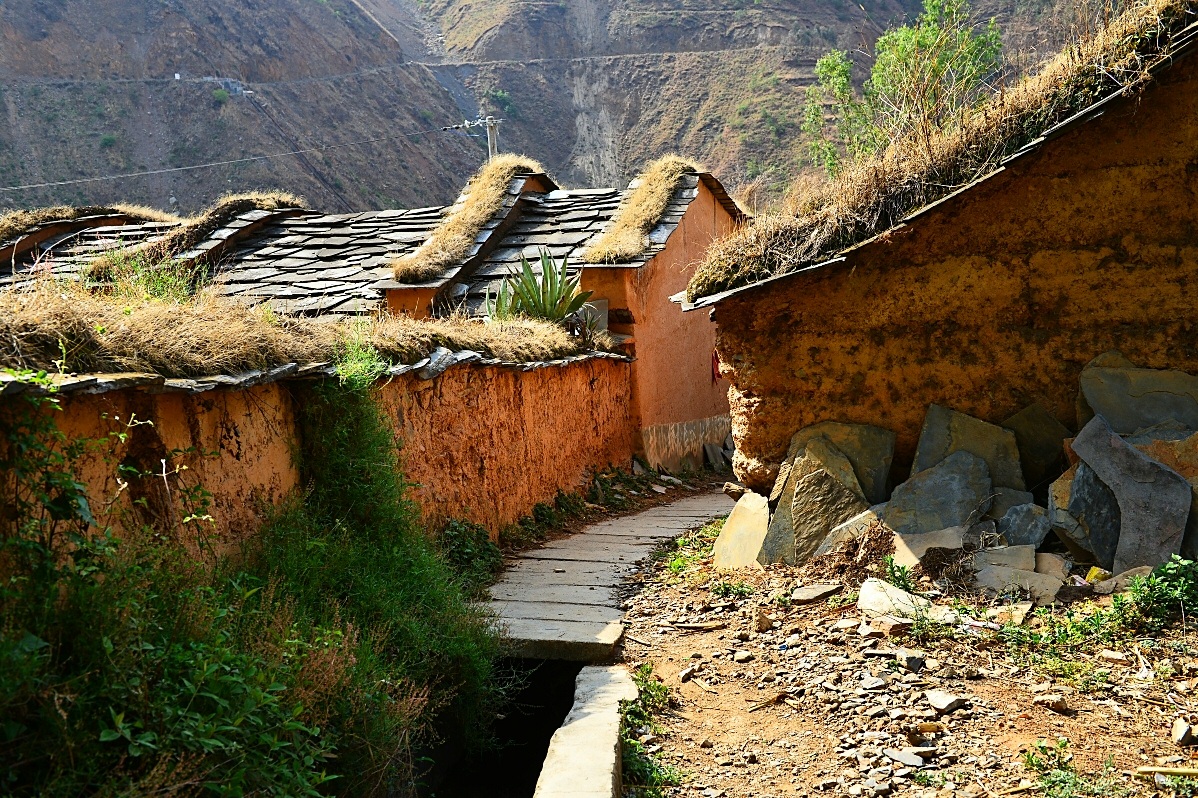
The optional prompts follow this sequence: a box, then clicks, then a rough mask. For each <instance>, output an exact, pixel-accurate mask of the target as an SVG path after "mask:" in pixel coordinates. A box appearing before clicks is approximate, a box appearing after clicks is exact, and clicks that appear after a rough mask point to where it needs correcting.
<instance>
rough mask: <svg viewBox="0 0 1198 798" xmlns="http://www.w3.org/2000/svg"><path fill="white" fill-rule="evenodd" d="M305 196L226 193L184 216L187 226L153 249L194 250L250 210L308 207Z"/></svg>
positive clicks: (171, 252) (166, 252)
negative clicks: (210, 204) (192, 213)
mask: <svg viewBox="0 0 1198 798" xmlns="http://www.w3.org/2000/svg"><path fill="white" fill-rule="evenodd" d="M307 207H308V203H307V201H306V200H304V198H303V197H297V196H296V195H294V194H289V193H287V192H286V191H251V192H247V193H244V194H226V195H225V196H223V197H221V198H220V199H218V200H217V201H216V203H215V204H214V205H213V206H212V207H211V208H209V209H208V210H206V211H203V212H201V213H198V214H196V215H195V216H192V217H190V218H188V219H184V220H183V222H184V224H183V226H181V227H179V228H177V229H175V230H172V231H171V232H170V233H168V234H167V235H166V237H165V238H163V239H162V240H161V241H158V242H155V243H154V244H153V245H152V246H153V248H154V249H155V250H156V251H158V252H160V253H162V254H164V255H178V254H180V253H183V252H186V251H187V250H189V249H193V248H194V247H195V246H196V245H197V244H199V243H200V242H201V241H203V240H204V239H205V238H207V237H208V236H209V235H211V234H212V233H213V232H214V231H216V230H219V229H220V228H222V227H224V226H225V225H227V224H228V223H229V222H231V221H233V219H235V218H236V217H237V216H239V215H241V214H243V213H248V212H249V211H278V210H285V209H287V208H307Z"/></svg>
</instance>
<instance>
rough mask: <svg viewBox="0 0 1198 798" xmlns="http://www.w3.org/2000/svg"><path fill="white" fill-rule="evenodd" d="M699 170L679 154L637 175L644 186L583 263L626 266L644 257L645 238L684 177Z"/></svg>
mask: <svg viewBox="0 0 1198 798" xmlns="http://www.w3.org/2000/svg"><path fill="white" fill-rule="evenodd" d="M699 171H702V168H701V167H700V166H699V165H698V164H696V163H695V162H693V161H690V160H688V159H686V158H683V157H682V156H679V155H666V156H664V157H662V158H658V159H657V160H656V161H654V162H653V163H652V164H650V165H649V168H648V169H646V170H645V171H644V172H641V174H640V175H638V176H637V180H639V181H640V184H639V185H638V186H637V187H636V188H635V189H633V191H632V193H631V195H629V197H628V198H627V200H626V201H625V202H623V203H621V205H620V207H619V208H618V209H617V210H616V215H615V218H613V219H612V223H611V225H609V226H608V228H607V230H606V231H604V233H603V235H601V236H600V237H599V239H598V240H597V241H596V242H595V243H594V244H592V245H590V246H589V247H587V248H586V250H585V251H584V252H583V253H582V259H583V261H584V262H585V263H623V262H625V261H629V260H632V259H633V258H635V257H637V256H639V255H641V254H642V253H643V252H644V251H645V248H646V240H645V236H647V235H648V234H649V231H651V230H652V229H653V228H654V227H656V226H657V223H658V221H660V219H661V216H662V214H663V213H665V211H666V206H667V205H669V204H670V201H671V200H672V199H673V198H674V192H675V191H677V190H678V183H679V181H680V180H682V177H683V175H687V174H694V173H695V172H699Z"/></svg>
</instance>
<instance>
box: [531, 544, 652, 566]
mask: <svg viewBox="0 0 1198 798" xmlns="http://www.w3.org/2000/svg"><path fill="white" fill-rule="evenodd" d="M652 552H653V547H652V546H612V547H595V548H585V549H584V548H581V547H579V548H574V549H537V550H536V551H530V552H527V553H525V555H524V556H525V557H527V558H528V559H530V560H563V561H570V560H583V561H587V562H612V561H615V562H626V563H629V564H632V563H634V562H639V561H641V560H642V559H644V558H645V557H648V556H649V554H651V553H652Z"/></svg>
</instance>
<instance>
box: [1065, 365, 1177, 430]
mask: <svg viewBox="0 0 1198 798" xmlns="http://www.w3.org/2000/svg"><path fill="white" fill-rule="evenodd" d="M1080 383H1081V394H1082V396H1083V397H1084V399H1085V402H1086V404H1087V405H1088V406H1089V409H1090V410H1091V411H1092V412H1093V413H1095V414H1096V415H1100V416H1102V417H1103V418H1104V419H1106V421H1107V423H1108V424H1109V425H1110V427H1111V429H1113V430H1114V431H1115V432H1118V433H1119V434H1120V435H1130V434H1132V433H1134V432H1135V431H1136V430H1139V429H1143V428H1144V427H1151V426H1153V425H1155V424H1157V423H1159V422H1161V421H1164V420H1166V419H1174V420H1176V421H1180V422H1181V423H1182V424H1185V425H1186V426H1188V427H1189V428H1190V429H1198V377H1195V376H1193V375H1191V374H1186V373H1185V372H1184V371H1158V370H1156V369H1137V368H1101V367H1091V368H1086V369H1084V370H1083V371H1082V374H1081V378H1080Z"/></svg>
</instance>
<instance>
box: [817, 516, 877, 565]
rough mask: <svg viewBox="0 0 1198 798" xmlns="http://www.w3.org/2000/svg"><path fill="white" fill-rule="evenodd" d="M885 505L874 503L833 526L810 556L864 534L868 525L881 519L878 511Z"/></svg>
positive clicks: (821, 553)
mask: <svg viewBox="0 0 1198 798" xmlns="http://www.w3.org/2000/svg"><path fill="white" fill-rule="evenodd" d="M885 507H886V505H884V504H880V505H876V506H874V507H871V508H870V509H868V510H866V511H865V512H863V513H861V514H859V515H855V516H853V517H852V518H850V519H849V520H847V521H845V522H844V523H843V524H841V525H840V526H838V527H835V528H834V529H833V530H832V531H831V532H829V533H828V536H827V537H826V538H824V542H823V543H821V544H820V545H819V548H818V549H816V550H815V554H814V555H812V556H814V557H819V556H822V555H824V554H827V553H828V552H830V551H832V549H834V548H836V547H837V546H839V545H840V544H841V543H845V542H847V541H850V540H857V539H858V538H860V537H861V536H862V535H864V534H865V530H867V529H869V528H870V526H871V525H873V524H874V523H875V522H877V521H879V520H881V517H880V516H879V513H880V512H881V511H882V509H884V508H885Z"/></svg>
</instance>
